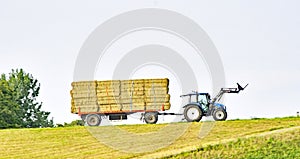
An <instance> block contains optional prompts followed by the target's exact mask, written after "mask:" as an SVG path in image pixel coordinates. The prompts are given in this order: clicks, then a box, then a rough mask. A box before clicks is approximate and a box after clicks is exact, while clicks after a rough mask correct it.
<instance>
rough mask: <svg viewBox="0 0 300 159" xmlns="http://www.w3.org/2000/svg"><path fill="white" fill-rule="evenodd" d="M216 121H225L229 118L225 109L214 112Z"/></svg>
mask: <svg viewBox="0 0 300 159" xmlns="http://www.w3.org/2000/svg"><path fill="white" fill-rule="evenodd" d="M213 118H214V120H215V121H224V120H226V118H227V112H226V111H225V110H224V109H217V110H215V111H214V113H213Z"/></svg>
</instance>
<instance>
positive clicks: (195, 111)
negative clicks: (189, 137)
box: [183, 105, 203, 122]
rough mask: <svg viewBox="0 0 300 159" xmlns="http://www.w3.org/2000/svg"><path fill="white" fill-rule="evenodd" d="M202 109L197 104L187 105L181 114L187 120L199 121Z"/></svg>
mask: <svg viewBox="0 0 300 159" xmlns="http://www.w3.org/2000/svg"><path fill="white" fill-rule="evenodd" d="M202 114H203V113H202V110H201V109H200V108H199V106H197V105H188V106H186V107H185V109H184V112H183V115H184V118H185V119H186V120H187V121H188V122H194V121H196V122H199V121H200V120H201V119H202Z"/></svg>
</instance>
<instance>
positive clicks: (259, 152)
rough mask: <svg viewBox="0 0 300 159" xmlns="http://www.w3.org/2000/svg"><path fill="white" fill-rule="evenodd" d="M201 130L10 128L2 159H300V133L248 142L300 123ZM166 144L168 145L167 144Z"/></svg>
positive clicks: (227, 124) (229, 124)
mask: <svg viewBox="0 0 300 159" xmlns="http://www.w3.org/2000/svg"><path fill="white" fill-rule="evenodd" d="M206 125H207V124H206ZM202 126H205V124H203V122H200V123H172V124H167V125H166V124H157V125H122V126H103V127H96V128H87V127H65V128H40V129H6V130H0V143H1V144H0V152H1V154H0V158H132V157H136V158H159V157H171V158H199V157H205V158H260V157H263V156H266V155H270V158H273V157H276V155H278V156H283V157H282V158H285V157H284V155H288V154H291V155H290V156H287V157H291V158H293V157H296V158H297V157H298V156H296V155H297V154H299V140H300V139H299V137H300V135H299V134H300V131H299V129H295V130H293V131H288V132H283V133H274V134H269V135H265V136H260V137H250V138H245V137H247V136H251V135H256V134H261V133H266V132H273V131H278V130H281V129H285V128H292V127H297V126H300V118H277V119H258V120H235V121H224V122H214V123H213V124H211V125H210V126H213V127H212V129H211V130H210V131H209V133H208V135H207V136H205V137H204V138H201V133H200V129H201V127H202ZM180 129H184V131H181V130H180ZM116 130H118V131H116ZM120 130H121V131H120ZM163 130H167V131H163ZM90 132H93V135H92V134H91V133H90ZM155 132H159V133H155ZM178 132H182V133H179V135H180V136H179V137H178V138H177V139H176V140H175V141H173V140H169V138H168V137H169V136H171V137H172V136H173V137H177V136H178ZM128 134H129V135H128ZM97 135H100V136H97ZM145 136H146V137H145ZM145 138H146V139H145ZM232 139H236V141H231V140H232ZM166 140H167V145H164V144H162V143H163V142H166ZM226 140H228V142H225V143H224V141H226ZM149 145H150V146H149ZM147 148H148V151H145V149H147ZM157 148H159V149H157ZM243 152H244V153H243ZM271 155H275V156H271Z"/></svg>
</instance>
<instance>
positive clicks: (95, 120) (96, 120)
mask: <svg viewBox="0 0 300 159" xmlns="http://www.w3.org/2000/svg"><path fill="white" fill-rule="evenodd" d="M86 123H87V124H88V126H99V125H100V123H101V117H100V116H99V115H98V114H89V115H87V116H86Z"/></svg>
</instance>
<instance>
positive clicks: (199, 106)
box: [180, 83, 248, 122]
mask: <svg viewBox="0 0 300 159" xmlns="http://www.w3.org/2000/svg"><path fill="white" fill-rule="evenodd" d="M237 86H238V87H237V88H221V90H220V91H219V93H218V94H217V95H216V97H214V98H212V99H211V97H210V94H209V93H199V92H196V91H193V92H192V93H189V94H184V95H181V96H180V97H188V98H189V99H188V104H186V105H185V106H183V108H184V112H183V115H184V118H185V119H186V120H187V121H188V122H199V121H200V120H201V119H202V117H203V116H206V117H208V116H213V118H214V120H215V121H224V120H226V118H227V111H226V106H225V105H223V104H221V103H218V102H219V101H220V99H221V98H222V96H223V95H224V94H225V93H239V92H240V91H242V90H244V89H245V88H246V87H247V86H248V84H247V85H246V86H245V87H242V86H241V85H240V84H239V83H237Z"/></svg>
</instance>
